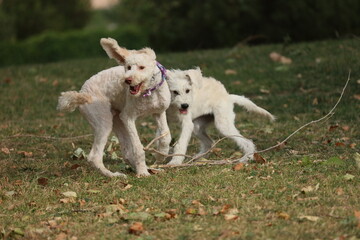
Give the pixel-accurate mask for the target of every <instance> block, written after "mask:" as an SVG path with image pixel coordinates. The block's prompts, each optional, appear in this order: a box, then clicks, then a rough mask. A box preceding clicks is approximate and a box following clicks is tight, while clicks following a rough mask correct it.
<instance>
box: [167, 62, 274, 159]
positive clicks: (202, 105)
mask: <svg viewBox="0 0 360 240" xmlns="http://www.w3.org/2000/svg"><path fill="white" fill-rule="evenodd" d="M168 83H169V88H170V91H171V104H170V107H169V109H168V110H167V111H166V114H167V116H168V119H169V120H171V121H174V120H177V121H179V122H180V123H181V128H182V131H181V134H180V138H179V140H178V143H177V144H176V145H175V147H174V154H185V153H186V150H187V146H188V143H189V140H190V138H191V134H192V132H194V134H195V136H196V137H197V138H199V140H200V144H201V147H200V152H199V154H201V153H204V152H206V151H207V150H208V149H209V148H210V147H211V146H212V143H213V141H212V139H211V138H210V137H209V136H208V135H207V134H206V128H207V126H208V125H209V123H211V122H214V123H215V127H216V128H217V129H218V130H219V132H220V133H221V134H223V135H224V136H227V137H229V138H231V139H232V140H234V141H235V142H236V144H237V145H238V146H239V148H240V149H241V150H242V151H243V152H244V157H243V159H242V161H247V160H248V159H249V158H250V159H252V158H253V154H252V153H253V152H255V145H254V144H253V142H252V141H251V140H249V139H246V138H245V137H243V136H242V135H241V134H240V133H239V131H238V130H237V129H236V127H235V125H234V120H235V113H234V111H233V108H234V103H236V104H238V105H239V106H242V107H244V108H245V109H246V110H248V111H251V112H256V113H258V114H261V115H263V116H266V117H268V118H270V119H271V120H274V119H275V118H274V116H273V115H271V114H270V113H269V112H268V111H266V110H265V109H263V108H261V107H258V106H257V105H256V104H254V103H253V102H252V101H250V100H249V99H247V98H246V97H243V96H238V95H233V94H229V93H228V92H227V91H226V89H225V87H224V85H223V84H222V83H220V82H219V81H217V80H215V79H214V78H207V77H203V76H202V73H201V71H200V69H199V68H197V69H191V70H187V71H181V70H172V71H170V72H168ZM183 160H184V157H183V156H174V157H173V158H172V160H171V161H170V162H169V163H168V164H170V165H177V164H181V163H182V162H183Z"/></svg>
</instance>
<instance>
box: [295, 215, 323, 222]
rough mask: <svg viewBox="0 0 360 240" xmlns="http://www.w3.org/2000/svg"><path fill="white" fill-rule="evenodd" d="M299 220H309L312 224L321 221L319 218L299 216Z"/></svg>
mask: <svg viewBox="0 0 360 240" xmlns="http://www.w3.org/2000/svg"><path fill="white" fill-rule="evenodd" d="M298 218H299V219H300V220H308V221H310V222H316V221H318V220H319V219H320V218H319V217H316V216H299V217H298Z"/></svg>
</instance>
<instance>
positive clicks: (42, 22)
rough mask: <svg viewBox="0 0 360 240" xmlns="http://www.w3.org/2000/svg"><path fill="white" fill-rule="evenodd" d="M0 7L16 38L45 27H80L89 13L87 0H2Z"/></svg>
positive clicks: (21, 37)
mask: <svg viewBox="0 0 360 240" xmlns="http://www.w3.org/2000/svg"><path fill="white" fill-rule="evenodd" d="M0 7H1V9H2V11H3V12H5V13H6V19H7V21H11V23H12V25H11V27H12V28H13V33H14V37H15V38H16V39H25V38H27V37H29V36H32V35H35V34H39V33H42V32H44V31H46V30H52V31H63V30H69V29H76V28H82V27H83V26H84V25H85V24H86V23H87V21H88V20H89V17H90V1H89V0H76V1H75V0H61V1H59V0H26V1H24V0H3V1H2V3H1V5H0ZM0 21H1V16H0ZM1 22H2V21H1ZM7 26H8V27H9V25H7ZM0 32H3V30H1V31H0ZM1 35H3V33H2V34H1ZM1 37H3V36H1ZM1 39H8V38H1Z"/></svg>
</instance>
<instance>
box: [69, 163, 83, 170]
mask: <svg viewBox="0 0 360 240" xmlns="http://www.w3.org/2000/svg"><path fill="white" fill-rule="evenodd" d="M79 167H81V165H80V164H77V163H75V164H73V165H72V166H71V167H70V169H71V170H75V169H77V168H79Z"/></svg>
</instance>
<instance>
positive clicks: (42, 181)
mask: <svg viewBox="0 0 360 240" xmlns="http://www.w3.org/2000/svg"><path fill="white" fill-rule="evenodd" d="M48 182H49V179H47V178H44V177H41V178H38V184H39V185H41V186H46V185H48Z"/></svg>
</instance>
